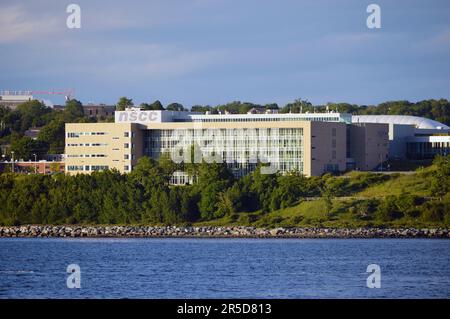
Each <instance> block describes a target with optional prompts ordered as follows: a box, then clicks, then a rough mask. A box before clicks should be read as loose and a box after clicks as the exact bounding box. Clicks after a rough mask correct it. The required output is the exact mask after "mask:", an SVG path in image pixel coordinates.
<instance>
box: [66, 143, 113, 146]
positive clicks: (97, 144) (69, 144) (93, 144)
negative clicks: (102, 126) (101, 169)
mask: <svg viewBox="0 0 450 319" xmlns="http://www.w3.org/2000/svg"><path fill="white" fill-rule="evenodd" d="M67 146H69V147H77V146H108V143H68V144H67Z"/></svg>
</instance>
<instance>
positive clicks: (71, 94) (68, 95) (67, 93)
mask: <svg viewBox="0 0 450 319" xmlns="http://www.w3.org/2000/svg"><path fill="white" fill-rule="evenodd" d="M31 95H64V98H65V99H66V101H68V100H71V99H72V98H73V97H74V95H75V90H74V89H68V90H62V91H55V90H53V91H31Z"/></svg>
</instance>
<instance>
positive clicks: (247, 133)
mask: <svg viewBox="0 0 450 319" xmlns="http://www.w3.org/2000/svg"><path fill="white" fill-rule="evenodd" d="M353 126H354V128H351V127H353ZM361 133H363V134H364V136H365V137H364V138H357V137H356V135H359V134H361ZM192 149H193V150H194V152H195V153H194V154H190V153H191V150H192ZM387 152H388V125H385V124H370V123H367V124H365V125H363V126H360V125H352V117H351V115H350V114H342V113H341V114H340V113H320V114H319V113H303V114H214V115H213V114H201V113H194V112H184V111H141V110H139V109H138V108H133V109H128V110H126V111H117V112H115V123H68V124H66V152H65V153H66V154H65V161H66V172H67V173H69V174H73V173H89V172H93V171H98V170H104V169H113V168H114V169H117V170H119V171H120V172H130V171H132V170H133V168H134V166H135V165H136V164H137V161H138V159H139V158H140V157H142V156H149V157H151V158H154V159H157V158H159V157H160V156H161V154H164V153H169V154H170V156H171V158H172V160H174V161H175V162H178V163H183V162H188V161H189V160H190V159H191V155H192V156H194V155H195V156H194V158H195V161H196V162H201V161H202V160H205V161H206V162H212V161H216V162H221V161H222V162H225V163H227V165H228V167H229V168H230V169H231V170H232V171H233V173H234V174H235V175H236V176H242V175H244V174H247V173H248V172H251V171H252V170H254V169H255V167H256V166H257V165H258V163H259V162H262V163H267V164H268V167H267V168H265V170H266V172H276V171H279V172H289V171H294V170H296V171H299V172H301V173H303V174H304V175H306V176H317V175H321V174H323V173H325V172H342V171H345V170H347V168H348V167H349V165H354V167H357V168H359V169H361V170H372V169H375V168H376V167H377V166H379V165H380V164H381V163H382V162H384V161H385V160H386V159H387ZM353 155H354V156H355V158H351V157H349V156H353ZM186 178H187V177H186V174H184V173H183V172H177V173H176V174H174V180H173V182H174V183H183V182H185V181H186Z"/></svg>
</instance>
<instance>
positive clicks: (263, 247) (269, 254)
mask: <svg viewBox="0 0 450 319" xmlns="http://www.w3.org/2000/svg"><path fill="white" fill-rule="evenodd" d="M69 264H77V265H78V266H79V267H80V286H81V288H79V289H77V288H73V289H70V288H68V287H67V278H68V276H70V274H69V273H67V272H66V271H67V266H68V265H69ZM369 264H377V265H379V266H380V270H381V274H380V283H381V287H380V288H372V289H370V288H368V287H367V277H368V276H369V275H371V274H370V273H368V272H366V270H367V266H368V265H369ZM449 297H450V240H438V239H39V238H36V239H25V238H24V239H21V238H17V239H16V238H2V239H0V298H449Z"/></svg>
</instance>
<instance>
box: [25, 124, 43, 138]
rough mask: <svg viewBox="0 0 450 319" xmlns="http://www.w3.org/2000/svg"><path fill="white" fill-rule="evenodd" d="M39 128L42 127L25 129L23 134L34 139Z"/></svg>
mask: <svg viewBox="0 0 450 319" xmlns="http://www.w3.org/2000/svg"><path fill="white" fill-rule="evenodd" d="M41 129H42V127H34V128H30V129H29V130H26V131H25V133H24V135H25V136H28V137H29V138H32V139H33V140H35V139H37V137H38V135H39V132H40V131H41Z"/></svg>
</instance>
